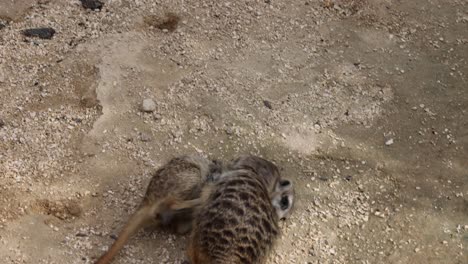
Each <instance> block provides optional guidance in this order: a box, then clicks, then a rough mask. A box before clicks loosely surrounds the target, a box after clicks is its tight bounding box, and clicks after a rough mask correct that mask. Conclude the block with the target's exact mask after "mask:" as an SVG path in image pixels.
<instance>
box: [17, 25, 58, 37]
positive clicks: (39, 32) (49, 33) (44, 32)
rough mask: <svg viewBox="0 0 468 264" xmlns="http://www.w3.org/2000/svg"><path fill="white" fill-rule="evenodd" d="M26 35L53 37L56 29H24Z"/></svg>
mask: <svg viewBox="0 0 468 264" xmlns="http://www.w3.org/2000/svg"><path fill="white" fill-rule="evenodd" d="M23 35H25V36H26V37H36V38H41V39H51V38H52V37H53V36H54V35H55V29H53V28H50V27H44V28H30V29H25V30H23Z"/></svg>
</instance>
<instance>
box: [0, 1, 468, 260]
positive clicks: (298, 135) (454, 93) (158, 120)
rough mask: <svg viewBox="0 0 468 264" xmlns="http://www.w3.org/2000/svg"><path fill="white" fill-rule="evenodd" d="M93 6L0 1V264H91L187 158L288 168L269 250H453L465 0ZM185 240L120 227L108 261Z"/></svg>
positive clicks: (154, 252) (462, 138) (463, 240)
mask: <svg viewBox="0 0 468 264" xmlns="http://www.w3.org/2000/svg"><path fill="white" fill-rule="evenodd" d="M103 2H104V7H103V9H102V10H101V11H90V10H86V9H84V8H83V7H82V6H81V4H80V2H79V1H76V0H74V1H73V0H72V1H66V0H50V1H49V0H41V1H32V0H31V1H10V0H0V262H1V263H57V264H59V263H92V262H93V260H95V258H96V257H97V256H99V255H100V254H101V253H102V252H103V251H104V250H105V249H106V248H107V246H109V245H110V244H111V242H112V237H114V236H115V235H116V234H117V232H118V231H119V229H120V227H121V226H122V225H123V223H124V222H125V221H126V220H127V218H128V216H129V215H130V214H131V212H133V210H134V209H135V207H136V206H137V204H138V203H139V202H140V199H141V197H142V195H143V194H144V190H145V188H146V184H147V183H148V181H149V179H150V177H151V172H153V171H154V170H155V169H156V168H157V167H158V166H159V165H161V164H162V163H164V162H165V161H166V160H168V159H169V158H170V157H172V156H175V155H178V154H184V153H194V152H200V153H203V154H205V155H209V156H212V157H219V158H222V159H224V160H229V159H231V158H233V157H235V156H237V155H239V154H243V153H254V154H258V155H261V156H264V157H266V158H269V159H272V160H274V161H275V163H277V164H278V165H279V166H280V167H281V168H282V169H283V174H284V175H285V176H286V177H289V178H290V179H292V180H293V181H294V183H295V184H296V188H297V191H296V192H297V196H298V197H297V204H296V207H295V211H294V214H293V216H292V218H291V219H290V220H288V221H286V222H284V223H282V224H281V226H282V231H283V235H282V237H281V238H280V240H279V241H278V246H277V248H276V250H275V252H274V253H273V254H272V257H271V260H270V262H269V263H434V264H436V263H437V264H438V263H459V264H462V263H468V1H466V0H451V1H444V0H433V1H423V0H414V1H399V0H373V1H371V0H368V1H359V0H354V1H352V0H328V1H322V0H301V1H291V0H290V1H280V0H271V1H264V0H237V1H215V0H199V1H184V0H153V1H150V0H136V1H130V0H103ZM167 12H173V13H175V14H176V15H177V16H179V17H180V21H179V23H178V25H177V28H176V29H175V31H171V30H162V29H159V28H158V27H160V25H161V22H164V19H165V14H166V13H167ZM33 27H52V28H53V29H54V30H55V31H56V33H55V35H54V36H53V38H52V39H39V38H31V37H25V36H23V35H22V33H21V32H22V30H24V29H28V28H33ZM149 98H150V99H152V100H154V102H155V103H156V108H155V110H154V111H153V112H149V113H148V112H143V111H141V105H142V102H143V100H144V99H149ZM186 242H187V238H186V237H185V236H177V235H174V234H170V233H167V232H161V231H158V230H153V231H151V230H148V231H146V232H140V233H139V234H138V235H137V236H136V237H135V238H134V239H132V240H131V242H130V243H129V244H128V246H127V247H126V248H125V249H124V250H123V251H122V252H121V254H120V255H119V256H118V258H117V259H116V261H115V263H121V264H123V263H181V261H182V260H183V259H184V257H185V256H184V249H185V247H186Z"/></svg>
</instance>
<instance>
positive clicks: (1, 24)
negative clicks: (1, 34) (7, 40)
mask: <svg viewBox="0 0 468 264" xmlns="http://www.w3.org/2000/svg"><path fill="white" fill-rule="evenodd" d="M5 27H6V24H5V23H3V22H2V21H0V30H2V29H3V28H5Z"/></svg>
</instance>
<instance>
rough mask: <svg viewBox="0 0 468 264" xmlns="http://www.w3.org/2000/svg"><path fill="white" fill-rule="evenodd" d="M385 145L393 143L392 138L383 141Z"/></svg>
mask: <svg viewBox="0 0 468 264" xmlns="http://www.w3.org/2000/svg"><path fill="white" fill-rule="evenodd" d="M385 145H387V146H390V145H393V138H391V139H389V140H387V141H385Z"/></svg>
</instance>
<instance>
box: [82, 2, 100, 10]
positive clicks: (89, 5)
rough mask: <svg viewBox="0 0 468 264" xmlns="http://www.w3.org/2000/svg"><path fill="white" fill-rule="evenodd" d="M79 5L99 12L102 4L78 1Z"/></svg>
mask: <svg viewBox="0 0 468 264" xmlns="http://www.w3.org/2000/svg"><path fill="white" fill-rule="evenodd" d="M80 1H81V5H82V6H83V7H84V8H86V9H91V10H101V9H102V7H103V6H104V3H103V2H101V1H99V0H80Z"/></svg>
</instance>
